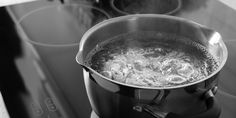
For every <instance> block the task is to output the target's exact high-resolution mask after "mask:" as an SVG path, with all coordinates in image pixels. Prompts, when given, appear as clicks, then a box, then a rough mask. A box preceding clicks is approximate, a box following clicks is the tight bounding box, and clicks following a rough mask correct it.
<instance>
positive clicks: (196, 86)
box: [76, 14, 228, 118]
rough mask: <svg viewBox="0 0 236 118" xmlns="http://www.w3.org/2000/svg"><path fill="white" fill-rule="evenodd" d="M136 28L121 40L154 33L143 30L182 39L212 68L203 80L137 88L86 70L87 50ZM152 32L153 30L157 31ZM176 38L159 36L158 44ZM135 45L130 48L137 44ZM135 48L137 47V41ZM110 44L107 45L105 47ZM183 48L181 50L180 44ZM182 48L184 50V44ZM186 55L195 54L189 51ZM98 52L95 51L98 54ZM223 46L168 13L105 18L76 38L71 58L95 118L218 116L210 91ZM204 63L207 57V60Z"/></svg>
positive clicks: (218, 37) (220, 65)
mask: <svg viewBox="0 0 236 118" xmlns="http://www.w3.org/2000/svg"><path fill="white" fill-rule="evenodd" d="M133 32H138V33H137V34H138V36H136V37H135V36H134V37H131V38H126V37H124V38H125V39H127V40H128V39H133V40H134V41H136V39H142V41H143V43H146V42H152V41H153V40H155V38H150V37H152V36H155V35H142V36H143V37H142V38H139V37H140V34H142V33H143V32H164V33H168V34H176V35H179V36H183V37H188V38H186V39H184V40H186V41H188V42H194V43H195V44H199V45H201V46H202V48H204V49H205V51H207V52H208V53H210V54H211V55H212V57H214V59H215V61H217V64H218V66H217V68H215V69H214V71H212V73H210V74H209V75H207V76H205V77H204V78H201V79H198V80H196V81H193V82H189V83H184V84H177V85H174V86H159V87H158V86H139V85H134V84H128V83H125V82H120V81H116V80H113V79H111V78H109V77H107V76H105V75H103V74H101V73H99V72H98V71H97V70H96V69H94V68H92V66H90V65H89V64H88V63H87V61H88V58H87V57H88V56H89V54H91V53H90V52H91V51H92V50H93V49H94V48H96V47H99V46H100V44H101V43H103V42H104V41H107V40H108V39H113V41H114V40H115V38H114V37H117V36H120V35H122V34H127V33H133ZM157 34H158V33H157ZM180 41H181V40H180V39H178V38H173V39H170V40H167V43H165V40H164V39H163V40H162V39H161V40H159V43H163V44H171V43H174V45H176V46H177V47H179V48H183V47H184V45H179V46H178V45H177V44H179V42H180ZM136 44H137V43H134V44H131V45H130V46H137V45H136ZM138 46H140V45H138ZM111 47H112V46H111ZM183 49H184V48H183ZM186 49H189V48H187V47H186ZM190 52H192V54H195V53H194V52H193V51H191V50H190ZM101 56H103V55H102V54H99V56H98V57H101ZM227 56H228V52H227V48H226V46H225V44H224V42H223V40H222V39H221V35H220V34H219V33H218V32H216V31H213V30H211V29H209V28H206V27H205V26H202V25H200V24H197V23H195V22H192V21H189V20H186V19H183V18H179V17H174V16H168V15H156V14H140V15H138V14H136V15H127V16H121V17H116V18H111V19H108V20H106V21H104V22H102V23H99V24H97V25H95V26H94V27H92V28H91V29H90V30H88V31H87V32H86V33H85V34H84V35H83V37H82V39H81V42H80V46H79V52H78V53H77V56H76V61H77V62H78V64H80V65H81V66H82V67H83V74H84V81H85V86H86V91H87V94H88V97H89V101H90V103H91V106H92V109H93V110H94V112H95V113H96V114H97V115H98V116H99V117H101V118H124V117H125V118H134V117H137V118H144V117H145V118H149V117H150V118H151V117H156V118H218V117H219V115H220V112H221V109H220V107H219V105H218V103H217V100H216V98H215V97H214V94H215V93H216V90H217V83H218V79H219V78H218V75H219V73H220V70H221V69H222V68H223V66H224V64H225V62H226V60H227ZM209 61H210V60H209Z"/></svg>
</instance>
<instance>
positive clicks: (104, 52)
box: [86, 31, 218, 87]
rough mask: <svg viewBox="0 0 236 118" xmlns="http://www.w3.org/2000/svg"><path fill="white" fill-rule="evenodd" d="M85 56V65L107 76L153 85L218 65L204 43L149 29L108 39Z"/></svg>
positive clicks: (187, 78)
mask: <svg viewBox="0 0 236 118" xmlns="http://www.w3.org/2000/svg"><path fill="white" fill-rule="evenodd" d="M86 60H88V61H87V62H86V63H87V64H88V66H91V68H93V69H94V70H96V71H97V72H99V73H101V74H102V75H104V76H106V77H108V78H110V79H113V80H116V81H119V82H123V83H126V84H132V85H138V86H153V87H155V86H156V87H163V86H165V87H166V86H168V87H169V86H175V85H182V84H187V83H191V82H196V81H198V80H200V79H203V78H205V77H207V76H208V75H210V74H211V73H212V72H213V71H214V70H215V69H217V67H218V63H217V62H216V61H215V59H214V58H213V57H212V56H211V55H210V54H209V53H208V52H207V50H206V49H205V48H204V46H202V45H200V44H197V43H194V42H192V41H190V40H189V39H187V38H186V37H181V36H178V35H175V34H167V33H160V32H151V31H150V32H135V33H127V34H122V35H119V36H116V37H113V38H111V39H108V40H106V41H104V42H102V43H100V44H98V46H96V48H94V49H93V50H92V51H91V52H90V53H89V54H88V56H87V59H86Z"/></svg>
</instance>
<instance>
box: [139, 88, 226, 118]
mask: <svg viewBox="0 0 236 118" xmlns="http://www.w3.org/2000/svg"><path fill="white" fill-rule="evenodd" d="M204 97H205V100H206V106H207V110H206V111H203V112H201V113H197V114H193V115H188V116H186V115H179V114H175V113H171V112H170V113H167V112H161V111H159V110H158V109H156V108H154V107H152V106H150V105H144V106H143V110H144V111H146V112H148V113H149V114H151V115H152V116H154V117H155V118H218V117H219V115H220V113H221V108H220V105H219V104H218V102H217V100H216V98H215V97H214V94H213V93H212V91H211V90H209V91H207V92H206V93H205V95H204Z"/></svg>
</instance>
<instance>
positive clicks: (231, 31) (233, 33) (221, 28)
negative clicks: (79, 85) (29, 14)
mask: <svg viewBox="0 0 236 118" xmlns="http://www.w3.org/2000/svg"><path fill="white" fill-rule="evenodd" d="M69 1H70V0H69ZM71 1H73V0H71ZM96 1H97V0H96ZM103 1H105V0H101V1H100V2H101V3H99V4H97V3H96V4H87V3H86V4H87V5H92V6H95V7H98V8H100V9H103V10H104V11H105V12H107V15H110V17H116V14H113V12H112V10H111V9H110V8H107V6H106V5H107V3H106V2H104V3H103ZM222 1H223V0H222ZM225 1H227V0H225ZM74 3H75V4H81V3H78V2H74ZM33 4H34V5H33V6H37V4H41V3H40V2H35V3H33ZM234 4H235V5H234ZM29 5H31V3H28V4H25V5H23V4H22V5H21V6H12V7H11V10H12V13H13V14H14V13H15V16H16V20H19V19H20V18H21V16H20V14H21V13H20V12H22V11H24V10H26V11H27V10H28V11H30V10H32V9H30V10H29V9H27V6H29ZM22 8H23V9H22ZM55 8H56V7H55ZM19 9H20V10H19ZM60 10H61V9H52V11H51V12H52V13H53V12H56V13H59V12H58V11H60ZM45 12H47V13H50V12H48V10H45ZM21 15H22V14H21ZM36 15H42V14H36ZM55 15H57V14H54V15H51V16H47V17H41V16H39V17H37V18H45V19H47V18H50V17H55ZM173 15H174V16H178V17H183V18H186V19H189V20H193V21H195V22H197V23H200V24H202V25H206V26H207V27H209V28H211V29H214V30H216V31H218V32H219V33H220V34H221V35H222V38H223V41H224V42H225V44H226V46H227V48H228V53H229V54H228V60H227V62H226V64H225V66H224V67H223V69H222V70H221V72H220V75H219V77H220V79H219V83H218V91H217V93H216V98H217V100H218V101H219V104H220V105H221V108H222V112H221V115H220V118H235V117H236V112H235V109H236V87H235V85H236V63H235V60H236V3H232V4H230V3H229V4H225V3H223V2H221V1H219V0H182V6H181V7H180V9H178V10H177V11H176V12H175V13H174V14H173ZM60 17H61V16H60ZM58 18H59V17H58ZM77 18H78V17H77ZM83 20H86V19H83ZM42 21H43V20H42ZM58 21H59V20H58ZM60 22H61V21H60ZM63 22H64V21H63ZM53 25H58V24H57V23H55V24H54V22H50V24H47V23H44V24H42V25H41V26H40V27H44V26H45V27H51V28H58V26H53ZM60 28H62V29H61V30H63V29H65V28H66V26H63V27H60ZM32 30H34V29H32ZM45 30H47V28H45ZM54 31H56V30H51V31H50V33H52V34H53V33H56V34H57V35H59V34H58V33H57V32H54ZM45 32H46V31H45ZM31 38H32V37H31ZM63 84H64V83H63ZM59 86H60V85H59ZM60 88H63V87H60ZM65 88H66V87H65ZM64 91H71V90H70V88H68V90H64ZM66 94H67V93H66ZM70 94H72V95H73V94H75V93H73V92H71V93H69V92H68V94H67V95H66V96H70ZM78 97H79V96H78ZM71 101H72V100H71ZM73 102H76V101H72V103H73ZM85 104H86V105H81V106H89V105H88V104H89V103H88V102H86V103H85ZM71 105H72V106H73V104H71ZM74 105H76V104H74ZM77 106H78V105H77ZM74 108H76V107H74ZM75 111H76V112H78V114H80V113H79V112H80V111H78V110H75ZM87 112H89V113H90V112H92V111H87ZM86 117H90V114H87V115H86V116H84V117H83V118H86ZM91 117H94V118H96V117H95V114H94V113H92V115H91Z"/></svg>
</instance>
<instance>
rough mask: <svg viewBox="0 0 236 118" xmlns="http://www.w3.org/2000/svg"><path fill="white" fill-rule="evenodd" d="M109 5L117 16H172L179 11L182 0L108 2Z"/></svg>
mask: <svg viewBox="0 0 236 118" xmlns="http://www.w3.org/2000/svg"><path fill="white" fill-rule="evenodd" d="M110 5H111V8H112V9H113V10H115V11H116V12H117V13H118V14H119V15H128V14H166V15H173V14H174V13H176V12H177V11H179V10H180V8H181V6H182V0H110Z"/></svg>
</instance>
